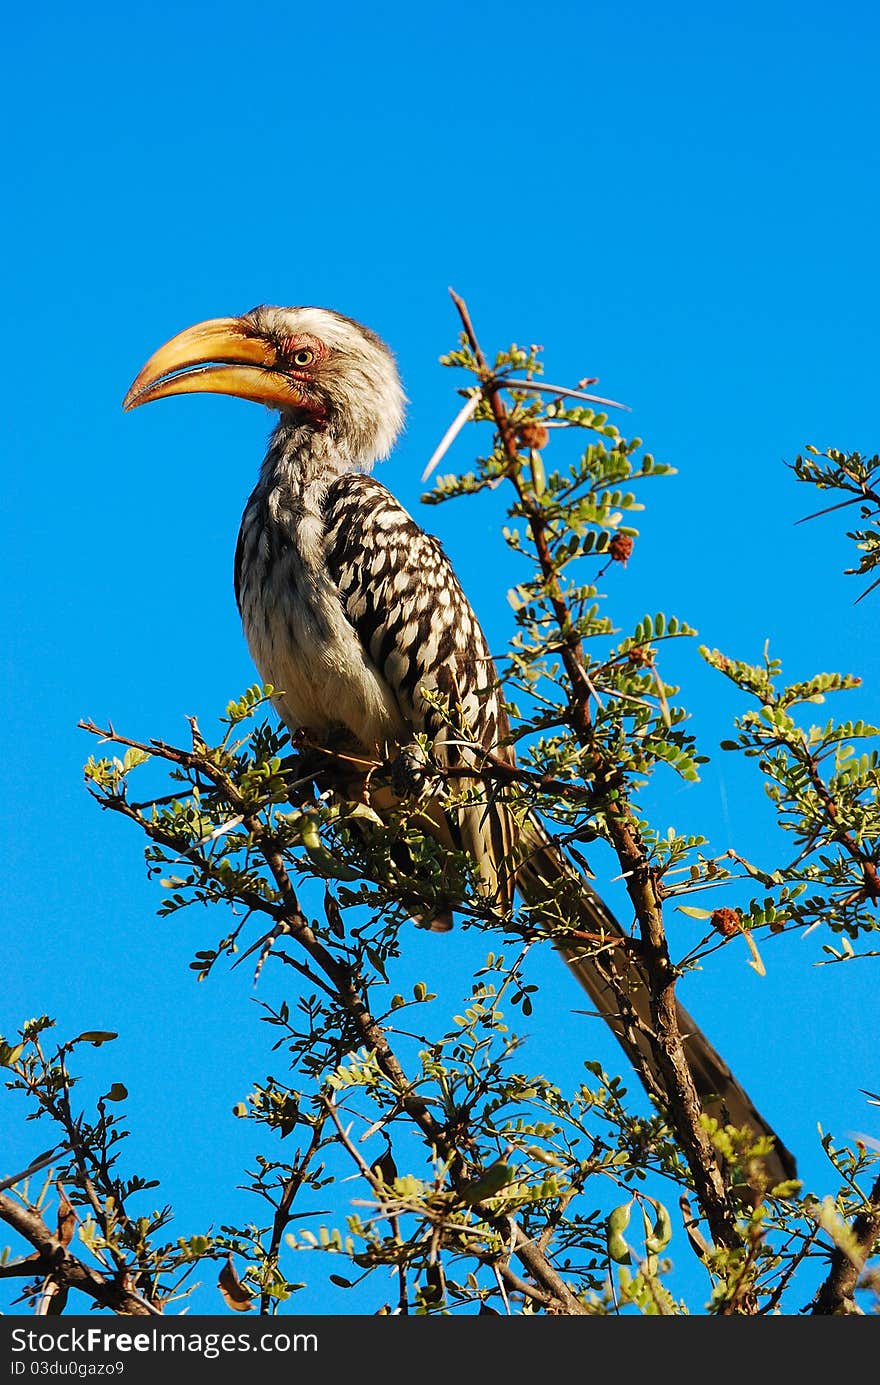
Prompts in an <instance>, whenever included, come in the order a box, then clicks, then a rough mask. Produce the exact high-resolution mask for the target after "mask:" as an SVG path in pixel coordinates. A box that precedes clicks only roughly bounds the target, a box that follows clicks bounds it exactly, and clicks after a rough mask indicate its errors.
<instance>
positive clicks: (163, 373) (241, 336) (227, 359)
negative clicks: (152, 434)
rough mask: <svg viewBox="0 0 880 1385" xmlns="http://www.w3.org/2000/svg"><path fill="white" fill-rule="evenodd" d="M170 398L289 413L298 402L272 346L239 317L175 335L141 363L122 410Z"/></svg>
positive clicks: (300, 400) (213, 320) (212, 321)
mask: <svg viewBox="0 0 880 1385" xmlns="http://www.w3.org/2000/svg"><path fill="white" fill-rule="evenodd" d="M171 394H231V395H235V396H236V397H237V398H239V399H250V400H252V401H253V402H254V403H255V404H266V405H268V406H269V407H270V408H273V409H290V408H293V407H295V406H296V405H297V404H302V403H303V402H304V401H303V398H302V395H301V394H300V391H299V389H298V388H297V386H296V384H295V382H294V381H292V380H290V379H289V377H288V376H287V375H285V374H284V373H283V372H282V371H281V370H279V369H278V355H277V352H276V350H275V347H274V346H273V345H272V343H271V342H269V341H267V340H266V338H265V337H262V336H259V335H257V334H256V333H255V332H254V329H253V327H252V325H251V324H250V323H249V322H248V321H246V320H245V319H243V318H239V317H215V318H211V319H209V321H207V322H199V323H198V324H197V325H196V326H195V327H188V328H187V329H186V331H185V332H178V334H177V336H176V337H172V338H171V340H170V341H166V343H165V345H164V346H160V347H159V350H158V351H156V352H154V354H153V355H152V356H151V357H150V359H149V360H148V361H147V363H146V365H145V366H144V367H143V369H142V370H141V371H140V373H139V375H138V376H137V378H136V379H135V380H134V381H133V383H132V385H131V388H130V389H129V391H128V394H127V395H126V396H125V399H124V400H123V401H122V407H123V409H126V410H127V409H136V408H138V407H139V405H141V404H151V403H152V402H153V400H154V399H164V398H165V397H166V396H167V395H171Z"/></svg>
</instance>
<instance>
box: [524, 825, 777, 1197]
mask: <svg viewBox="0 0 880 1385" xmlns="http://www.w3.org/2000/svg"><path fill="white" fill-rule="evenodd" d="M520 852H521V857H522V864H521V865H519V866H518V867H517V877H516V883H517V887H518V889H519V891H520V894H521V895H522V897H523V899H524V900H525V902H526V904H528V905H530V906H532V907H533V908H538V909H540V908H541V906H544V907H547V906H548V901H551V902H553V903H552V907H553V908H554V910H555V909H556V908H564V910H565V915H566V916H567V917H568V918H571V917H572V913H571V905H572V903H574V905H575V911H576V912H575V915H574V916H575V917H576V918H577V919H578V923H579V926H580V928H581V929H582V930H583V931H584V932H586V933H589V934H590V935H591V937H590V941H589V944H588V946H578V945H577V944H574V945H571V946H566V945H565V944H564V943H559V944H558V948H559V951H560V952H561V954H562V955H563V957H564V958H565V960H566V962H567V963H568V965H569V967H570V969H571V971H572V972H573V973H574V975H575V976H576V977H577V979H578V981H579V982H580V984H581V986H582V987H583V988H584V990H585V991H586V993H587V995H588V996H589V997H590V999H591V1001H592V1002H593V1004H594V1006H595V1007H596V1010H597V1011H598V1013H599V1014H600V1015H601V1016H602V1018H603V1019H604V1020H605V1021H606V1022H607V1024H608V1025H609V1027H610V1028H611V1030H612V1032H613V1033H614V1034H615V1035H616V1037H617V1039H618V1040H619V1042H620V1044H621V1046H622V1047H623V1049H624V1051H625V1053H626V1054H627V1056H628V1058H629V1059H630V1061H631V1062H632V1064H633V1066H634V1067H635V1069H636V1072H637V1073H638V1074H639V1076H640V1078H641V1080H642V1082H643V1083H644V1085H645V1087H646V1088H647V1090H648V1092H649V1093H651V1094H653V1095H655V1096H659V1097H660V1098H661V1100H662V1099H663V1097H664V1095H665V1090H664V1082H663V1075H662V1071H661V1069H660V1067H659V1065H658V1063H657V1060H656V1058H655V1056H654V1052H653V1049H652V1045H651V1041H650V1037H649V1036H650V1031H651V1027H652V1020H651V1013H650V1004H649V990H648V982H647V977H646V975H645V972H644V970H643V968H642V966H641V964H640V963H639V961H638V958H637V957H635V956H634V955H633V951H632V949H631V948H629V947H626V948H624V947H622V946H621V942H620V940H621V939H623V938H625V937H626V936H627V935H626V934H625V933H624V930H623V928H622V927H621V925H620V924H619V923H618V921H617V919H616V918H615V917H614V915H613V914H612V913H611V911H610V909H609V908H608V906H607V905H606V904H605V902H604V901H603V900H602V899H601V897H600V896H599V895H598V894H597V893H596V891H595V890H594V889H593V887H592V885H591V884H590V883H589V881H588V880H587V879H586V878H585V877H584V876H583V874H582V873H581V872H579V871H578V870H576V868H575V867H574V866H573V865H572V863H571V862H570V861H568V860H567V858H566V857H565V856H564V855H563V853H562V851H561V850H560V848H559V847H558V846H557V845H556V844H555V843H554V842H553V841H552V839H551V838H550V837H549V836H548V834H547V833H546V832H545V831H544V829H543V827H542V826H541V825H540V823H538V822H537V820H535V819H534V818H532V819H530V820H529V821H527V823H526V824H525V826H524V828H523V829H522V833H521V837H520ZM557 901H558V903H557ZM603 940H604V941H603ZM622 1000H623V1003H622ZM677 1018H678V1027H679V1031H680V1033H681V1034H682V1037H683V1047H684V1051H685V1055H686V1057H687V1060H688V1065H689V1067H690V1070H691V1073H692V1075H693V1079H694V1086H695V1088H696V1090H697V1095H698V1096H699V1098H700V1101H701V1103H702V1106H703V1109H704V1110H705V1111H706V1113H707V1114H708V1115H710V1116H714V1117H715V1118H716V1119H717V1120H719V1121H720V1122H721V1123H722V1124H731V1125H735V1126H743V1127H747V1128H748V1129H750V1130H752V1131H754V1133H755V1135H757V1136H769V1137H771V1138H772V1140H773V1142H774V1147H773V1150H772V1152H771V1153H769V1154H767V1155H766V1156H764V1158H763V1161H762V1162H763V1165H764V1175H765V1177H766V1178H767V1180H768V1182H769V1184H770V1186H773V1185H774V1184H776V1183H781V1182H783V1181H785V1180H787V1179H792V1178H795V1177H796V1176H797V1172H796V1165H795V1160H794V1156H793V1155H792V1154H791V1153H790V1151H789V1150H788V1149H787V1148H786V1147H785V1145H784V1144H783V1142H782V1141H781V1140H780V1138H779V1136H778V1135H777V1134H776V1131H775V1130H774V1129H773V1127H772V1126H771V1125H770V1124H769V1123H768V1122H767V1121H766V1120H765V1119H764V1117H763V1116H762V1115H761V1113H760V1112H759V1111H758V1109H757V1107H756V1106H755V1103H754V1102H753V1101H752V1099H751V1097H750V1096H749V1094H748V1092H747V1091H746V1090H745V1088H744V1087H743V1086H742V1085H741V1083H739V1082H738V1081H737V1079H736V1078H735V1077H734V1075H733V1073H732V1072H731V1070H730V1068H729V1067H728V1065H727V1063H725V1061H724V1059H723V1058H722V1057H721V1055H720V1053H718V1051H717V1049H715V1048H714V1047H713V1045H712V1044H711V1043H710V1042H709V1040H708V1039H707V1038H706V1036H705V1034H704V1033H703V1032H702V1030H701V1029H700V1027H699V1025H698V1024H697V1023H696V1021H695V1020H694V1019H692V1017H691V1016H690V1015H689V1014H688V1012H687V1010H686V1009H685V1008H684V1006H683V1005H681V1004H678V1006H677ZM646 1031H647V1032H646Z"/></svg>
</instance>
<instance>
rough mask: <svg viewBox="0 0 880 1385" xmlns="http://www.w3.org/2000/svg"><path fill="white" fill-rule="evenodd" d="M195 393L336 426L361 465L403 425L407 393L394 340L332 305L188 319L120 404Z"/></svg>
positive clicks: (381, 453) (325, 427)
mask: <svg viewBox="0 0 880 1385" xmlns="http://www.w3.org/2000/svg"><path fill="white" fill-rule="evenodd" d="M197 393H205V394H231V395H237V396H238V397H239V398H240V399H251V400H253V401H254V403H257V404H265V405H267V406H268V407H269V408H270V409H277V410H278V411H279V413H280V414H281V416H282V422H285V421H286V420H291V421H292V422H293V423H294V424H296V425H299V426H302V425H305V426H306V427H310V428H312V429H314V430H315V431H321V432H326V433H327V434H329V435H330V437H331V438H332V439H333V441H334V442H335V444H336V445H337V446H339V447H342V448H344V450H345V452H346V453H347V454H348V456H349V457H350V459H351V462H352V463H353V464H354V465H357V466H363V467H366V466H370V465H372V463H373V462H374V461H376V460H378V459H379V458H381V457H386V456H387V455H388V453H389V452H390V450H391V447H392V446H393V444H394V440H395V438H396V437H397V435H398V433H399V432H400V429H401V427H402V425H403V409H404V403H405V399H404V393H403V389H402V386H401V383H400V376H399V375H398V373H397V366H396V365H395V362H394V357H393V356H392V354H391V352H390V351H389V349H388V347H387V346H386V345H385V343H384V342H383V341H381V340H380V339H379V337H377V336H376V334H375V332H371V331H370V329H369V328H368V327H363V326H362V325H361V324H360V323H359V322H354V321H353V320H352V319H351V318H348V317H343V316H342V315H341V314H340V313H335V312H331V311H330V310H329V309H327V308H273V307H265V306H263V307H259V308H252V309H251V311H250V312H249V313H245V314H244V315H243V316H242V317H220V318H212V319H211V320H210V321H208V322H200V323H198V324H197V325H196V326H195V327H188V328H187V330H186V331H185V332H180V333H178V335H177V336H176V337H172V338H171V340H170V341H167V342H166V343H165V345H164V346H160V347H159V350H158V351H156V352H155V353H154V354H153V355H152V356H151V357H150V359H149V360H148V361H147V363H146V365H145V366H144V367H143V369H142V370H141V372H140V374H139V375H138V376H137V379H136V380H135V381H134V382H133V384H132V386H131V389H130V390H129V391H128V394H127V395H126V396H125V399H124V401H123V405H122V407H123V408H124V409H135V408H137V407H138V405H140V404H149V403H151V402H152V401H153V400H154V399H163V398H165V397H166V396H167V395H171V394H197Z"/></svg>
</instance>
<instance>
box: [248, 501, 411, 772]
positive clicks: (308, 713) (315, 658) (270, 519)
mask: <svg viewBox="0 0 880 1385" xmlns="http://www.w3.org/2000/svg"><path fill="white" fill-rule="evenodd" d="M325 537H326V536H325V531H324V523H323V518H322V516H321V514H320V512H319V511H318V510H317V509H315V508H312V507H310V506H308V505H307V504H304V503H300V504H298V505H296V504H294V505H291V504H283V503H280V502H279V501H277V500H276V501H275V503H274V504H273V498H272V496H271V494H270V495H269V496H266V495H258V494H257V493H255V494H254V496H252V497H251V500H250V502H249V503H248V506H247V508H246V510H245V513H244V516H243V517H242V524H241V531H240V534H239V541H238V550H237V553H236V596H237V599H238V604H239V609H240V611H241V618H242V625H243V628H244V634H245V638H246V640H247V643H248V648H249V649H250V653H251V657H252V659H253V661H254V663H255V664H256V666H257V669H258V670H259V673H260V677H261V679H262V680H263V682H265V683H271V684H272V686H273V687H274V688H275V689H276V695H275V703H276V706H277V708H278V711H279V714H280V715H281V717H282V719H283V720H284V722H285V723H286V724H287V726H288V727H289V728H290V729H291V730H299V729H302V728H305V729H306V730H308V731H310V732H312V733H314V734H315V735H316V736H319V737H321V736H323V735H325V734H326V733H327V732H328V731H330V730H331V729H333V728H336V727H344V728H345V729H346V730H347V731H349V732H350V733H351V734H352V735H353V736H354V737H355V739H356V740H357V741H358V742H359V743H360V744H361V745H362V746H363V747H364V749H366V750H368V751H373V750H374V749H376V748H379V749H382V748H384V746H385V745H386V744H389V743H391V742H393V741H399V740H401V739H402V738H405V736H406V730H405V725H404V721H403V718H402V716H401V713H400V710H399V708H398V706H397V704H396V702H395V700H394V698H393V695H392V694H391V691H390V689H389V687H388V685H387V683H386V682H385V680H384V679H382V678H381V677H380V676H379V673H378V671H377V669H376V667H375V665H374V664H373V663H372V661H371V660H370V658H369V655H368V654H367V653H366V651H365V650H364V648H363V646H362V645H361V642H360V640H359V639H358V636H357V634H356V632H355V630H354V628H353V626H352V625H351V622H350V621H349V619H348V617H347V616H346V613H345V609H344V607H343V604H342V599H341V597H340V593H339V590H338V588H337V586H336V584H335V583H334V582H333V581H332V579H331V578H330V575H329V573H328V570H327V564H326V560H325Z"/></svg>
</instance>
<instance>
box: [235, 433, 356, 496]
mask: <svg viewBox="0 0 880 1385" xmlns="http://www.w3.org/2000/svg"><path fill="white" fill-rule="evenodd" d="M371 461H372V459H369V461H367V462H365V459H364V457H363V455H356V454H354V453H353V450H352V448H351V447H350V446H347V445H346V439H345V438H344V437H339V436H338V435H337V434H336V433H335V431H334V430H333V429H332V428H324V429H316V428H315V427H313V426H312V425H310V424H305V423H297V422H296V421H295V420H293V419H287V418H282V419H281V422H280V423H279V424H278V426H277V428H276V429H275V432H274V433H273V434H272V437H271V439H270V442H269V448H268V451H267V452H266V456H265V458H264V460H263V466H262V469H261V472H260V481H259V484H258V487H257V489H258V491H262V492H263V493H264V494H272V493H278V494H281V495H283V496H284V497H285V499H286V500H287V501H291V500H293V501H298V502H299V503H301V504H303V503H304V504H306V506H307V508H313V507H314V508H320V502H321V500H322V499H323V496H324V494H325V492H326V490H327V487H328V486H330V485H332V483H333V482H334V481H335V480H337V479H338V477H340V476H344V475H346V474H347V473H348V472H353V471H365V470H368V467H369V465H370V463H371ZM309 502H311V503H309Z"/></svg>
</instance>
